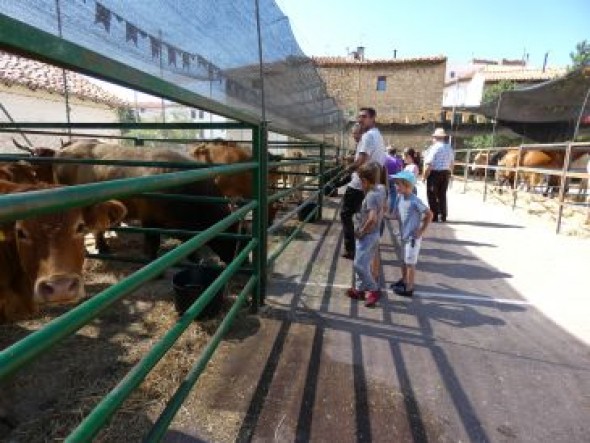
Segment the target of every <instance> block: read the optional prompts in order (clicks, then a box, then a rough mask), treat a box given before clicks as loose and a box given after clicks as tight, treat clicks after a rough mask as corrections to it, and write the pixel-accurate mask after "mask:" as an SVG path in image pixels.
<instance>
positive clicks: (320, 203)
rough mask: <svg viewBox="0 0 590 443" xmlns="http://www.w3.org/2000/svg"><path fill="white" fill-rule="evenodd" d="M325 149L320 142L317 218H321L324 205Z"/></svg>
mask: <svg viewBox="0 0 590 443" xmlns="http://www.w3.org/2000/svg"><path fill="white" fill-rule="evenodd" d="M325 157H326V150H325V145H324V144H323V143H321V144H320V179H319V180H318V182H319V187H320V193H319V195H318V220H321V219H322V207H323V206H324V185H325V183H326V178H325V177H324V174H325V173H326V158H325Z"/></svg>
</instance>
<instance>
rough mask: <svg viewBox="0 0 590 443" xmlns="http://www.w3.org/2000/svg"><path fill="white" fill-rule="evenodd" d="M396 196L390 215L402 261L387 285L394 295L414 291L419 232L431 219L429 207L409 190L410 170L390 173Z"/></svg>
mask: <svg viewBox="0 0 590 443" xmlns="http://www.w3.org/2000/svg"><path fill="white" fill-rule="evenodd" d="M394 180H395V186H396V188H397V193H398V199H397V205H396V207H395V210H394V211H393V217H394V218H395V219H397V220H398V223H399V251H398V256H399V257H400V259H401V261H402V277H401V278H400V279H399V280H398V281H397V282H395V283H393V284H392V285H391V289H393V290H394V292H395V293H396V294H398V295H401V296H404V297H411V296H412V295H414V280H415V275H416V264H417V263H418V254H419V253H420V245H421V244H422V236H423V235H424V232H425V231H426V228H427V227H428V225H429V224H430V222H431V221H432V211H430V210H429V209H428V207H427V206H426V205H425V204H424V203H423V202H422V200H420V199H419V198H418V196H417V195H415V194H414V193H413V192H412V191H413V189H414V188H415V186H416V177H415V176H414V174H413V173H412V172H410V171H401V172H399V173H397V174H396V175H395V176H394Z"/></svg>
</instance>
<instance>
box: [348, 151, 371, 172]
mask: <svg viewBox="0 0 590 443" xmlns="http://www.w3.org/2000/svg"><path fill="white" fill-rule="evenodd" d="M368 159H369V156H368V155H367V153H366V152H360V153H359V155H358V158H357V159H356V160H355V161H354V162H353V163H352V164H351V165H350V166H349V167H348V169H349V170H351V171H356V170H357V169H358V168H359V167H361V166H362V165H363V164H365V163H366V162H367V160H368Z"/></svg>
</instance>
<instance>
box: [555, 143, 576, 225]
mask: <svg viewBox="0 0 590 443" xmlns="http://www.w3.org/2000/svg"><path fill="white" fill-rule="evenodd" d="M571 158H572V144H571V142H570V143H568V144H567V146H566V148H565V158H564V159H563V168H562V170H561V183H560V185H559V208H558V209H557V225H556V227H555V233H556V234H559V231H560V230H561V217H562V215H563V201H564V200H565V188H566V186H567V172H568V171H569V169H570V162H571Z"/></svg>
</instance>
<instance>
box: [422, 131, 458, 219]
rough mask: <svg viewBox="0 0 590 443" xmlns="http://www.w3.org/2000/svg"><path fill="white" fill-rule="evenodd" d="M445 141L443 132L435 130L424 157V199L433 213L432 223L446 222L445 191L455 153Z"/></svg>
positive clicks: (445, 135) (445, 137) (445, 136)
mask: <svg viewBox="0 0 590 443" xmlns="http://www.w3.org/2000/svg"><path fill="white" fill-rule="evenodd" d="M446 140H447V133H446V132H445V130H444V129H443V128H436V130H435V131H434V133H433V134H432V141H433V143H432V145H431V146H430V148H428V151H427V152H426V155H425V157H424V166H425V167H424V181H426V197H427V198H428V206H430V210H431V211H432V213H433V219H432V221H433V222H438V221H441V222H446V221H447V189H448V187H449V179H450V177H451V172H452V171H453V163H454V161H455V153H454V152H453V148H451V145H449V144H448V143H446Z"/></svg>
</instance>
